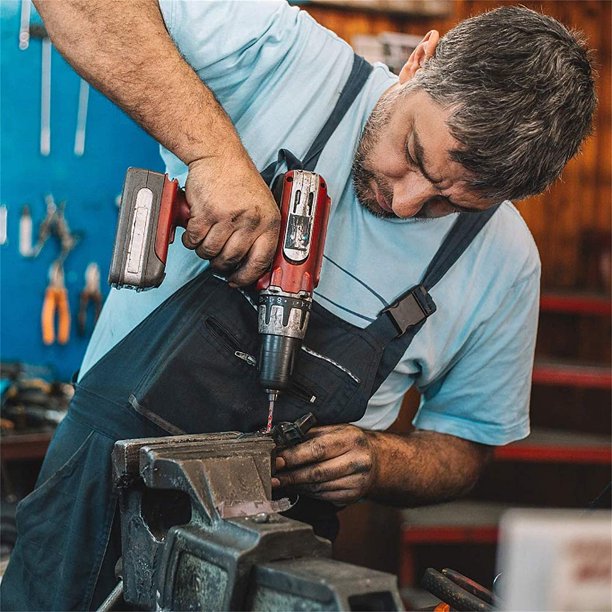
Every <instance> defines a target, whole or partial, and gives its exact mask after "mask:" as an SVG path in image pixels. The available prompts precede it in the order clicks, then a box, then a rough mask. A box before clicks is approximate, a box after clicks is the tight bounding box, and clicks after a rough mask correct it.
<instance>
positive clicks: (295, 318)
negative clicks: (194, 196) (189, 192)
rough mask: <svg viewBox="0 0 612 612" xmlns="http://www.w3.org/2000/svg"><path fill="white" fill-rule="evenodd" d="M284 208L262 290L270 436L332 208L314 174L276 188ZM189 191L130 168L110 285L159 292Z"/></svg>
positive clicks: (283, 180) (295, 173) (293, 176)
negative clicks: (276, 403)
mask: <svg viewBox="0 0 612 612" xmlns="http://www.w3.org/2000/svg"><path fill="white" fill-rule="evenodd" d="M273 192H274V195H275V198H276V200H277V202H278V203H279V205H280V208H281V230H280V235H279V243H278V246H277V249H276V253H275V255H274V259H273V263H272V268H271V270H270V272H267V273H266V274H265V275H264V276H263V277H262V278H261V279H260V280H259V281H258V283H257V289H258V290H259V291H260V297H259V306H258V312H259V317H258V318H259V333H260V337H261V352H260V359H259V372H260V381H261V384H262V386H263V387H264V389H266V392H267V393H268V398H269V401H270V404H269V414H268V423H267V428H266V431H267V432H269V431H270V428H271V426H272V415H273V409H274V402H275V400H276V398H277V396H278V393H279V391H282V390H283V389H286V388H287V387H288V386H289V382H290V377H291V374H292V372H293V366H294V361H295V356H296V354H297V352H298V351H299V349H300V347H301V345H302V341H303V339H304V335H305V333H306V328H307V326H308V319H309V315H310V308H311V304H312V292H313V291H314V288H315V287H316V286H317V284H318V282H319V274H320V271H321V263H322V260H323V245H324V242H325V233H326V228H327V219H328V216H329V209H330V205H331V201H330V199H329V196H328V195H327V185H326V184H325V181H324V180H323V179H322V178H321V177H320V176H319V175H318V174H315V173H314V172H308V171H305V170H291V171H289V172H287V173H285V174H284V175H282V176H280V177H279V178H278V180H277V181H276V184H275V188H274V189H273ZM188 220H189V205H188V203H187V201H186V199H185V192H184V191H183V190H182V189H179V187H178V183H177V181H176V180H174V181H170V180H168V177H167V175H164V174H160V173H158V172H151V171H149V170H142V169H139V168H129V169H128V172H127V175H126V179H125V183H124V186H123V192H122V195H121V208H120V213H119V222H118V225H117V233H116V236H115V245H114V248H113V258H112V261H111V268H110V274H109V282H110V284H111V285H113V286H114V287H130V288H133V289H136V290H143V289H148V288H151V287H158V286H159V285H160V284H161V282H162V281H163V279H164V271H165V267H166V257H167V254H168V245H169V243H171V242H172V241H173V240H174V232H175V229H176V227H177V226H181V227H185V226H186V224H187V221H188Z"/></svg>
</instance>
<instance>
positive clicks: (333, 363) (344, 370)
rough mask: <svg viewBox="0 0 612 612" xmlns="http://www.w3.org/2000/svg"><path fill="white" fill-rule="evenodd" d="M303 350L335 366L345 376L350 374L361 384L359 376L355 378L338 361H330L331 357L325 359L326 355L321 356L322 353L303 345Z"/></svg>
mask: <svg viewBox="0 0 612 612" xmlns="http://www.w3.org/2000/svg"><path fill="white" fill-rule="evenodd" d="M302 350H303V351H304V352H306V353H308V354H309V355H312V356H313V357H316V358H317V359H322V360H323V361H326V362H327V363H330V364H331V365H333V366H335V367H336V368H338V369H339V370H341V371H342V372H344V373H345V374H348V376H350V377H351V378H352V379H353V380H354V381H355V382H356V383H357V384H359V383H360V382H361V381H360V380H359V378H358V377H357V376H355V375H354V374H353V373H352V372H351V371H350V370H348V369H347V368H345V367H344V366H343V365H340V364H339V363H338V362H337V361H334V360H333V359H330V358H329V357H325V355H321V354H320V353H317V352H316V351H313V350H312V349H309V348H308V347H307V346H303V345H302Z"/></svg>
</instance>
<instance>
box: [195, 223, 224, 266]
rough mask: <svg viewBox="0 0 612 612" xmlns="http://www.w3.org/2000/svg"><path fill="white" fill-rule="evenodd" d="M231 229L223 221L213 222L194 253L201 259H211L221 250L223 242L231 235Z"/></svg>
mask: <svg viewBox="0 0 612 612" xmlns="http://www.w3.org/2000/svg"><path fill="white" fill-rule="evenodd" d="M232 232H233V229H232V228H231V227H229V226H227V225H226V224H223V223H215V224H214V225H213V226H212V227H211V228H210V229H209V230H208V233H207V234H206V237H205V238H204V240H202V241H201V242H200V244H199V245H198V246H197V248H196V250H195V251H196V253H197V254H198V256H199V257H201V258H202V259H213V258H214V257H217V256H218V255H219V253H221V251H222V250H223V247H224V246H225V243H226V242H227V241H228V239H229V237H230V236H231V235H232Z"/></svg>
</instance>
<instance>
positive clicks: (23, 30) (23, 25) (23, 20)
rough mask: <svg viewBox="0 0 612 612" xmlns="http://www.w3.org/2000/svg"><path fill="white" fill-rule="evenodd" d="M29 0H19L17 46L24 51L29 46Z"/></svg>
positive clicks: (30, 3) (30, 7) (30, 6)
mask: <svg viewBox="0 0 612 612" xmlns="http://www.w3.org/2000/svg"><path fill="white" fill-rule="evenodd" d="M31 10H32V2H31V0H21V17H20V20H19V48H20V49H21V50H22V51H25V50H26V49H27V48H28V47H29V46H30V12H31Z"/></svg>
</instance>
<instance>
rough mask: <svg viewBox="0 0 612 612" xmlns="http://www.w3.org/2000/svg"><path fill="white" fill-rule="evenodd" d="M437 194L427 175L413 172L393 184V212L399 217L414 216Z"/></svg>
mask: <svg viewBox="0 0 612 612" xmlns="http://www.w3.org/2000/svg"><path fill="white" fill-rule="evenodd" d="M436 194H437V192H436V190H435V188H434V187H433V185H432V184H431V183H430V182H429V181H428V180H427V179H426V178H425V177H423V176H420V175H419V174H417V173H416V172H411V173H410V174H408V175H406V176H404V177H403V178H402V179H401V180H398V181H395V182H394V184H393V212H394V213H395V214H396V215H397V216H398V217H412V216H414V215H416V214H417V213H418V212H419V211H420V210H421V208H422V207H423V204H425V202H426V201H427V200H429V199H430V198H432V197H434V196H435V195H436Z"/></svg>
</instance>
